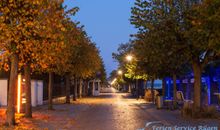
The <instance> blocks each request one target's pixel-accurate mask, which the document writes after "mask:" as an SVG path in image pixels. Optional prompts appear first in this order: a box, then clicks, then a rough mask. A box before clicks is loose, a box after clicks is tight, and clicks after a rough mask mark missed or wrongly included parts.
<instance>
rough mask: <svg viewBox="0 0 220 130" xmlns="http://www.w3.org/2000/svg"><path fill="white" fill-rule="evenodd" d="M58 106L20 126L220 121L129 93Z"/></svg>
mask: <svg viewBox="0 0 220 130" xmlns="http://www.w3.org/2000/svg"><path fill="white" fill-rule="evenodd" d="M54 108H55V110H54V111H48V110H47V106H41V107H38V108H35V109H34V114H33V119H31V120H30V119H25V118H21V119H19V120H18V123H19V126H18V128H26V129H30V128H35V129H49V130H137V129H141V128H144V127H145V125H146V123H147V122H155V121H161V122H162V123H163V124H164V125H166V126H176V125H177V126H199V125H202V126H206V125H208V126H218V125H219V124H220V121H219V120H204V119H203V120H192V119H183V118H181V116H180V112H179V111H169V110H157V109H156V108H155V106H154V105H152V104H148V103H145V102H144V101H143V100H136V99H133V98H131V97H130V96H129V94H125V93H103V94H101V95H100V96H99V97H92V98H83V99H80V100H78V101H77V102H72V103H71V104H70V105H67V104H56V105H54ZM219 128H220V127H219ZM2 129H3V127H2ZM147 129H148V128H146V130H147ZM158 130H165V129H158ZM167 130H169V129H167Z"/></svg>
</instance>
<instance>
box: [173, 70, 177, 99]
mask: <svg viewBox="0 0 220 130" xmlns="http://www.w3.org/2000/svg"><path fill="white" fill-rule="evenodd" d="M176 92H177V86H176V74H173V100H174V103H176V101H177V97H176Z"/></svg>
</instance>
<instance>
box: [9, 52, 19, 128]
mask: <svg viewBox="0 0 220 130" xmlns="http://www.w3.org/2000/svg"><path fill="white" fill-rule="evenodd" d="M10 61H11V69H10V81H9V90H8V105H7V114H6V115H7V117H6V125H7V126H13V125H15V102H16V101H15V99H16V98H15V97H16V92H15V90H16V87H17V78H18V56H17V55H16V54H12V55H11V59H10Z"/></svg>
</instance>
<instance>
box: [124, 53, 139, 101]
mask: <svg viewBox="0 0 220 130" xmlns="http://www.w3.org/2000/svg"><path fill="white" fill-rule="evenodd" d="M125 58H126V60H127V61H128V62H131V61H133V60H134V59H135V58H134V57H133V56H132V55H131V54H129V55H127V56H126V57H125ZM136 61H137V60H136ZM135 75H136V73H135ZM135 86H136V94H137V95H136V96H137V99H138V98H139V89H138V79H135ZM129 91H130V85H129Z"/></svg>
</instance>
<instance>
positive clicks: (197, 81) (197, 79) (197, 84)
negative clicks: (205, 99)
mask: <svg viewBox="0 0 220 130" xmlns="http://www.w3.org/2000/svg"><path fill="white" fill-rule="evenodd" d="M193 72H194V108H193V109H194V110H195V111H197V110H200V109H201V75H202V71H201V65H200V64H199V63H198V62H194V63H193Z"/></svg>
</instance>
